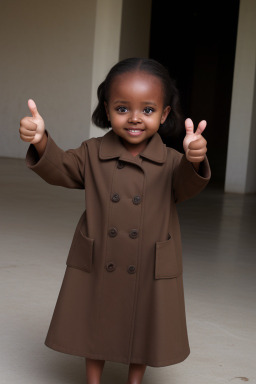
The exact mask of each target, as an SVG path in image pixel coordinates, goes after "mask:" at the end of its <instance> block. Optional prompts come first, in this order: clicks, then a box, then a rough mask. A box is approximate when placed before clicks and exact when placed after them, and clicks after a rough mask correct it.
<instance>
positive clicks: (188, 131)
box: [185, 119, 194, 135]
mask: <svg viewBox="0 0 256 384" xmlns="http://www.w3.org/2000/svg"><path fill="white" fill-rule="evenodd" d="M185 129H186V135H193V134H194V124H193V121H192V120H191V119H186V120H185Z"/></svg>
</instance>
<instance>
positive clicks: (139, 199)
mask: <svg viewBox="0 0 256 384" xmlns="http://www.w3.org/2000/svg"><path fill="white" fill-rule="evenodd" d="M132 202H133V204H135V205H138V204H140V202H141V197H140V196H134V197H133V199H132Z"/></svg>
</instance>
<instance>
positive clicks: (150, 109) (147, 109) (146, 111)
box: [144, 107, 154, 115]
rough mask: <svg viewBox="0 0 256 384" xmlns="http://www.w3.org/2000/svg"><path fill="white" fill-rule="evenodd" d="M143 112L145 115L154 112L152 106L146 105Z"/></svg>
mask: <svg viewBox="0 0 256 384" xmlns="http://www.w3.org/2000/svg"><path fill="white" fill-rule="evenodd" d="M144 112H145V113H146V115H150V114H151V113H152V112H154V108H151V107H146V108H145V109H144Z"/></svg>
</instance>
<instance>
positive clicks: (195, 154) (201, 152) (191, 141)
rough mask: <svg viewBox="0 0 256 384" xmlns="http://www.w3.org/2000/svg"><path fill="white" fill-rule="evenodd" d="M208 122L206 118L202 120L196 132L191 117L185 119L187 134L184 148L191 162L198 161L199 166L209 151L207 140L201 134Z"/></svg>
mask: <svg viewBox="0 0 256 384" xmlns="http://www.w3.org/2000/svg"><path fill="white" fill-rule="evenodd" d="M206 124H207V123H206V121H205V120H202V121H200V123H199V124H198V127H197V130H196V131H195V132H194V124H193V121H192V120H191V119H186V121H185V129H186V136H185V138H184V140H183V148H184V151H185V154H186V158H187V160H188V161H190V162H191V163H198V164H197V165H198V166H199V163H201V161H203V160H204V158H205V154H206V152H207V147H206V144H207V141H206V140H205V138H204V137H203V136H202V135H201V134H202V132H203V131H204V130H205V128H206Z"/></svg>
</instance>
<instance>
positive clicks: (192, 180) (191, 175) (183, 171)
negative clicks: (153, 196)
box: [172, 151, 211, 203]
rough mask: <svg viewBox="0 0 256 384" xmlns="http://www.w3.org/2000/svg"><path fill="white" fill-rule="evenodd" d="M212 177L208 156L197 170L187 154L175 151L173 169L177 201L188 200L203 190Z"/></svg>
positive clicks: (175, 198)
mask: <svg viewBox="0 0 256 384" xmlns="http://www.w3.org/2000/svg"><path fill="white" fill-rule="evenodd" d="M210 178H211V170H210V166H209V162H208V159H207V157H205V159H204V161H202V162H201V164H200V168H199V171H198V172H197V171H196V170H195V169H194V167H193V165H192V163H190V162H189V161H188V160H187V158H186V156H185V155H182V154H181V153H179V152H177V151H175V160H174V169H173V181H172V183H173V193H174V200H175V202H176V203H179V202H181V201H184V200H187V199H189V198H191V197H193V196H195V195H197V194H198V193H199V192H201V191H202V190H203V189H204V188H205V187H206V185H207V184H208V182H209V180H210Z"/></svg>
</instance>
